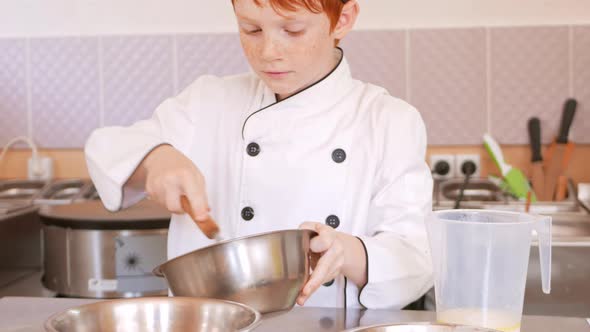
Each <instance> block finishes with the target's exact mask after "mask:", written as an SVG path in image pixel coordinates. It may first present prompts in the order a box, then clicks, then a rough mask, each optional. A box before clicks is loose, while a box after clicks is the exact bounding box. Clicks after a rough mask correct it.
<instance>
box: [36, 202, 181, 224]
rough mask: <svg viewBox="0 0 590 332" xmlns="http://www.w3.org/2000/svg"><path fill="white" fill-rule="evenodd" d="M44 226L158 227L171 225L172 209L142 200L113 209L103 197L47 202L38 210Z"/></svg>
mask: <svg viewBox="0 0 590 332" xmlns="http://www.w3.org/2000/svg"><path fill="white" fill-rule="evenodd" d="M39 216H40V217H41V222H42V223H43V224H45V225H51V226H59V227H67V228H74V229H97V230H101V229H118V230H124V229H129V230H134V229H158V228H168V226H169V225H170V216H171V215H170V212H168V211H167V210H166V209H164V208H163V207H162V206H160V205H158V204H157V203H155V202H153V201H149V200H143V201H140V202H139V203H137V204H135V205H133V206H132V207H129V208H127V209H124V210H121V211H117V212H111V211H109V210H107V209H106V208H105V207H104V206H103V205H102V202H101V201H100V200H93V201H85V202H80V203H72V204H66V205H48V206H43V207H42V208H41V209H40V210H39Z"/></svg>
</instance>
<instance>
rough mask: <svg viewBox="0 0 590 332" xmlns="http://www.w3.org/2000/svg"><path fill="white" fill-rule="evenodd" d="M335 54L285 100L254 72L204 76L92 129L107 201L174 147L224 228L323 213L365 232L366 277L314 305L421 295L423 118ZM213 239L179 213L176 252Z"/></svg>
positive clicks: (315, 299) (425, 194) (274, 226)
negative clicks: (119, 121) (333, 62)
mask: <svg viewBox="0 0 590 332" xmlns="http://www.w3.org/2000/svg"><path fill="white" fill-rule="evenodd" d="M340 51H341V50H340ZM340 59H341V60H340V62H339V63H338V65H337V66H336V68H335V69H334V70H333V71H332V72H330V73H329V74H328V75H327V76H326V77H324V78H323V79H322V80H320V81H319V82H317V83H316V84H314V85H312V86H310V87H308V88H307V89H305V90H303V91H301V92H299V93H297V94H295V95H293V96H291V97H289V98H286V99H284V100H282V101H280V102H277V100H276V97H275V94H274V93H273V92H272V91H271V90H270V89H269V88H268V87H267V86H266V85H265V84H264V82H263V81H262V80H260V79H259V78H258V77H257V76H256V75H255V74H253V73H247V74H242V75H236V76H229V77H223V78H219V77H214V76H202V77H200V78H198V79H197V80H196V81H195V82H194V83H193V84H191V85H190V86H189V87H188V88H186V89H185V90H184V91H183V92H181V93H180V94H179V95H178V96H176V97H174V98H170V99H167V100H165V101H164V102H163V103H162V104H161V105H160V106H159V107H158V108H157V109H156V111H155V112H154V114H153V116H152V117H151V118H150V119H148V120H144V121H139V122H137V123H135V124H134V125H132V126H129V127H106V128H101V129H97V130H96V131H94V132H93V133H92V135H91V136H90V138H89V140H88V142H87V144H86V147H85V153H86V160H87V164H88V170H89V173H90V175H91V177H92V180H93V181H94V183H95V185H96V188H97V190H98V193H99V194H100V197H101V199H102V200H103V203H104V205H105V206H106V208H108V209H109V210H113V211H115V210H119V209H121V208H125V207H128V206H130V205H132V204H134V203H135V202H137V201H138V200H140V199H141V198H143V197H144V195H145V194H144V193H143V192H134V191H132V190H131V189H129V188H128V187H127V186H125V183H126V181H127V180H128V178H129V177H130V175H131V174H132V173H133V172H134V171H135V169H136V168H137V166H138V165H139V164H140V163H141V161H142V160H143V158H144V157H145V156H146V155H147V154H148V153H149V152H150V151H151V150H152V149H154V148H155V147H157V146H159V145H161V144H170V145H172V146H173V147H175V148H176V149H178V150H179V151H180V152H182V153H183V154H184V155H186V156H187V157H188V158H189V159H190V160H192V161H193V162H194V163H195V165H197V167H198V168H199V169H200V170H201V172H202V173H203V175H204V177H205V181H206V189H207V194H208V198H209V205H210V207H211V215H212V217H213V218H214V219H215V220H216V221H218V223H219V226H220V228H221V229H222V232H223V233H224V235H225V236H226V237H229V238H234V237H242V236H247V235H252V234H257V233H262V232H268V231H274V230H280V229H296V228H298V227H299V225H300V224H301V223H302V222H304V221H316V222H322V223H327V224H329V225H330V226H332V227H335V228H336V229H337V230H338V231H341V232H345V233H349V234H352V235H354V236H357V237H358V238H359V239H361V240H362V243H363V245H364V247H365V251H366V257H367V270H368V271H367V273H368V282H367V284H366V286H365V287H364V288H363V289H362V290H359V289H358V288H357V287H356V285H354V284H353V283H352V282H350V281H347V280H346V279H345V278H344V277H342V276H341V277H338V278H336V280H335V282H334V283H333V284H332V285H330V286H322V287H320V288H319V289H318V291H316V292H315V293H314V294H313V295H312V296H311V297H310V299H309V300H308V302H307V303H306V305H307V306H323V307H343V306H347V307H349V308H356V307H361V306H364V307H367V308H385V307H388V308H401V307H403V306H405V305H407V304H408V303H411V302H412V301H414V300H416V299H418V298H419V297H420V296H421V295H422V294H423V293H425V292H426V291H427V290H428V289H429V288H430V287H432V266H431V261H430V254H429V248H428V242H427V236H426V231H425V226H424V218H425V217H426V216H427V214H428V212H429V211H431V199H432V177H431V173H430V170H429V168H428V166H427V164H426V163H425V149H426V134H425V127H424V123H423V121H422V119H421V117H420V115H419V113H418V112H417V111H416V110H415V109H414V108H413V107H412V106H410V105H409V104H407V103H406V102H404V101H402V100H400V99H396V98H394V97H392V96H391V95H389V94H388V93H387V91H386V90H385V89H383V88H380V87H377V86H374V85H371V84H367V83H363V82H360V81H357V80H354V79H352V77H351V74H350V70H349V66H348V64H347V62H346V59H345V58H344V56H341V58H340ZM210 244H212V240H209V239H208V238H206V237H205V236H204V235H203V234H202V233H201V231H200V230H199V229H198V227H197V226H196V225H195V224H194V223H193V222H192V221H191V220H190V219H189V217H188V216H187V215H173V216H172V220H171V223H170V229H169V233H168V258H169V259H171V258H174V257H177V256H179V255H182V254H185V253H187V252H190V251H193V250H195V249H198V248H201V247H203V246H206V245H210Z"/></svg>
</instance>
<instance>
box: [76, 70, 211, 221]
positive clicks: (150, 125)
mask: <svg viewBox="0 0 590 332" xmlns="http://www.w3.org/2000/svg"><path fill="white" fill-rule="evenodd" d="M202 84H203V83H202V79H199V80H197V81H196V82H195V83H193V84H192V85H191V86H189V87H188V88H187V89H186V90H184V91H183V92H182V93H181V94H179V95H178V96H176V97H174V98H170V99H167V100H165V101H164V102H163V103H162V104H161V105H160V106H158V108H157V109H156V111H155V112H154V113H153V115H152V117H151V118H150V119H147V120H142V121H139V122H137V123H135V124H133V125H131V126H129V127H105V128H100V129H97V130H95V131H94V132H93V133H92V134H91V135H90V137H89V139H88V141H87V142H86V146H85V148H84V152H85V156H86V163H87V167H88V172H89V174H90V177H91V178H92V181H93V182H94V185H95V187H96V189H97V191H98V193H99V195H100V198H101V200H102V201H103V204H104V205H105V207H106V208H107V209H108V210H111V211H116V210H119V209H122V208H126V207H129V206H131V205H133V204H135V203H137V202H138V201H139V200H141V199H142V198H144V196H145V193H144V192H143V191H137V190H133V189H131V188H129V186H125V183H126V182H127V180H128V179H129V177H130V176H131V175H132V174H133V172H134V171H135V169H136V168H137V167H138V166H139V164H140V163H141V162H142V160H143V159H144V158H145V156H146V155H147V154H149V153H150V151H152V150H153V149H154V148H156V147H157V146H159V145H162V144H170V145H172V146H174V147H176V148H177V149H179V150H183V149H186V147H185V145H187V144H188V143H189V142H190V141H191V139H190V136H191V135H192V133H193V131H192V129H191V118H190V117H191V113H194V112H193V110H194V108H195V106H194V105H192V101H193V100H194V99H195V98H198V93H199V90H200V86H201V85H202Z"/></svg>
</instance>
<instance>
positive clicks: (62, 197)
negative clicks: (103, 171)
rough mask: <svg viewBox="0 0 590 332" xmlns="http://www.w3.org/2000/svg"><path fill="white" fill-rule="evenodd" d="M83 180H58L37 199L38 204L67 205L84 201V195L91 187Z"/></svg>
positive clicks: (47, 187)
mask: <svg viewBox="0 0 590 332" xmlns="http://www.w3.org/2000/svg"><path fill="white" fill-rule="evenodd" d="M90 185H91V184H90V182H89V181H87V180H82V179H70V180H56V181H53V182H51V183H49V185H47V186H46V187H45V188H44V189H43V191H42V192H41V193H40V195H39V196H38V197H37V198H36V199H35V203H36V204H65V203H71V202H74V201H76V200H79V199H82V194H83V193H84V192H85V191H86V190H87V188H88V187H89V186H90Z"/></svg>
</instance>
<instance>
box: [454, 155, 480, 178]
mask: <svg viewBox="0 0 590 332" xmlns="http://www.w3.org/2000/svg"><path fill="white" fill-rule="evenodd" d="M467 161H472V162H473V163H474V164H475V173H473V174H471V177H474V178H478V177H480V176H481V157H480V156H479V154H458V155H456V156H455V168H456V170H455V176H457V177H464V176H465V174H463V172H462V171H461V168H462V167H463V163H464V162H467Z"/></svg>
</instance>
